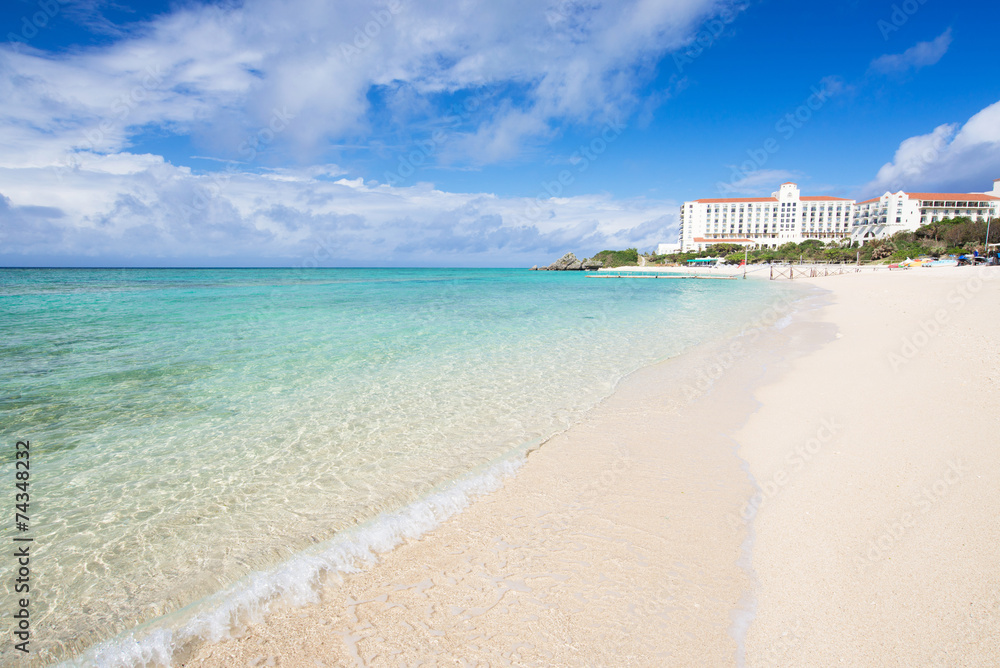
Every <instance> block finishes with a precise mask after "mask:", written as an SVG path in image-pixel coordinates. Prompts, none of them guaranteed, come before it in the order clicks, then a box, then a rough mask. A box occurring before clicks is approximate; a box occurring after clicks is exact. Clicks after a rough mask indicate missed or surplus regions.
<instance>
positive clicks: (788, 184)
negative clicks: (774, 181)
mask: <svg viewBox="0 0 1000 668" xmlns="http://www.w3.org/2000/svg"><path fill="white" fill-rule="evenodd" d="M781 185H783V186H794V185H795V184H794V183H792V182H791V181H785V182H784V183H782V184H781Z"/></svg>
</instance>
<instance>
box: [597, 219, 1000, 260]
mask: <svg viewBox="0 0 1000 668" xmlns="http://www.w3.org/2000/svg"><path fill="white" fill-rule="evenodd" d="M985 238H986V223H980V222H976V221H973V220H971V219H969V218H949V219H947V220H942V221H939V222H936V223H930V224H928V225H923V226H922V227H920V228H919V229H917V231H915V232H898V233H896V234H894V235H893V236H891V237H887V238H885V239H877V240H874V241H869V242H867V243H865V244H864V245H862V246H859V245H858V244H857V242H854V243H853V244H852V243H849V240H848V239H844V240H842V241H836V240H833V241H830V242H829V243H823V242H822V241H820V240H818V239H807V240H806V241H803V242H802V243H798V244H796V243H791V242H789V243H787V244H784V245H782V246H779V247H778V248H763V249H757V250H751V251H750V252H749V253H748V254H747V261H748V262H749V263H750V264H759V263H764V262H777V263H781V262H798V261H799V260H801V261H803V262H833V263H839V262H847V263H853V262H857V260H858V258H859V254H860V259H861V261H862V262H899V261H902V260H905V259H906V258H908V257H909V258H918V257H927V256H930V257H940V256H942V255H958V254H961V253H971V252H972V251H973V250H976V249H978V250H979V252H980V253H982V252H983V250H984V248H983V241H984V239H985ZM998 242H1000V221H995V222H994V224H992V225H991V226H990V239H989V243H991V244H993V243H998ZM605 252H608V251H605ZM717 256H721V257H724V258H725V259H726V263H727V264H739V263H740V262H742V261H743V246H741V245H739V244H716V245H714V246H710V247H709V248H708V249H706V250H704V251H702V252H700V253H673V254H671V255H654V256H651V257H650V258H649V260H650V261H651V262H654V263H656V264H669V263H677V264H685V263H686V262H687V261H688V260H693V259H695V258H699V257H717ZM616 266H618V265H616Z"/></svg>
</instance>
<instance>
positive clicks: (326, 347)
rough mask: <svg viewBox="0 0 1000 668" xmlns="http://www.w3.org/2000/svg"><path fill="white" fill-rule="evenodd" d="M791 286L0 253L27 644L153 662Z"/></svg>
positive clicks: (91, 657)
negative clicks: (97, 262)
mask: <svg viewBox="0 0 1000 668" xmlns="http://www.w3.org/2000/svg"><path fill="white" fill-rule="evenodd" d="M791 289H792V288H791V287H790V286H778V285H775V284H771V283H769V282H766V281H756V280H751V281H742V280H737V281H699V280H630V279H621V280H590V279H588V277H587V275H586V274H584V273H580V272H531V271H529V270H526V269H424V268H412V269H362V268H337V269H309V270H301V269H281V268H265V269H259V268H242V269H230V268H224V269H198V268H185V269H172V268H157V269H129V268H111V269H96V268H93V269H76V268H69V269H57V268H44V269H37V268H36V269H31V268H26V269H16V268H7V269H0V305H2V306H0V333H2V338H0V354H2V357H3V359H4V367H5V369H6V372H7V374H8V380H9V383H8V384H7V388H8V389H7V391H5V393H4V396H3V397H2V398H0V422H2V424H3V432H4V433H5V434H6V435H7V438H8V440H10V441H11V442H12V443H13V441H14V440H30V442H31V452H32V458H31V464H32V473H31V504H32V505H31V510H32V512H31V513H30V516H31V528H30V531H29V532H28V534H27V535H29V536H30V537H31V538H32V539H33V547H32V550H33V552H32V559H33V561H32V577H33V579H34V582H33V587H37V590H36V591H37V592H38V593H37V594H36V596H35V597H34V598H33V599H32V605H33V606H35V607H34V609H33V611H32V615H33V618H32V633H33V642H34V643H36V645H35V647H37V650H33V654H32V657H31V665H51V664H55V663H59V662H66V663H67V665H122V666H127V665H141V664H142V663H154V664H155V663H157V662H159V663H169V662H170V661H172V660H173V658H174V657H175V656H176V655H177V653H178V652H180V651H182V650H183V648H184V647H186V646H188V645H190V643H192V642H201V641H205V640H208V641H211V640H217V639H219V638H222V637H225V635H226V634H228V633H229V632H230V631H232V630H235V629H238V628H239V627H240V626H241V625H242V624H245V623H246V622H247V621H248V620H251V619H253V618H255V616H259V615H260V614H262V613H263V611H264V610H265V609H266V606H267V604H268V602H269V601H271V600H273V599H275V598H284V599H285V600H287V601H289V602H291V603H294V604H297V603H303V602H307V601H309V600H313V599H314V597H315V595H316V589H317V587H318V583H319V581H320V579H321V578H322V577H325V576H327V575H331V574H332V575H334V576H335V575H337V574H339V573H348V572H351V571H352V570H356V569H358V568H361V567H364V565H365V564H366V563H370V562H371V560H372V554H373V552H379V551H384V550H385V549H389V548H391V547H392V546H393V545H394V544H396V543H398V542H399V541H400V540H402V539H404V538H407V537H415V536H417V535H420V534H421V533H423V532H424V531H426V530H428V529H430V528H433V526H435V525H436V523H438V522H440V521H442V520H443V519H445V518H447V517H449V516H450V515H452V514H454V513H455V512H458V511H460V510H461V508H462V507H464V505H465V504H467V503H468V499H469V497H470V496H471V495H474V494H476V493H480V492H487V491H489V490H490V489H493V488H495V487H496V486H497V485H499V484H500V483H501V481H502V479H503V477H504V476H506V475H511V474H513V472H514V471H515V470H516V468H517V467H518V466H519V465H520V463H521V462H523V460H524V457H525V453H526V452H527V451H528V450H530V449H531V448H534V447H537V446H538V445H539V444H540V443H542V442H544V440H546V439H547V438H549V437H551V436H552V435H553V434H555V433H558V432H559V431H562V430H564V429H566V428H567V427H569V426H570V425H572V424H573V423H574V422H576V421H577V420H579V419H580V417H581V416H582V415H584V414H585V413H586V411H587V410H588V409H590V408H592V407H593V406H594V405H596V404H597V403H599V402H600V401H601V400H602V399H604V398H606V397H607V396H609V395H610V394H611V393H612V392H613V391H614V389H615V387H616V386H617V384H618V383H619V382H620V381H621V380H622V379H623V378H624V377H625V376H627V375H628V374H629V373H631V372H633V371H635V370H637V369H639V368H641V367H643V366H647V365H649V364H653V363H655V362H658V361H661V360H664V359H667V358H670V357H673V356H676V355H679V354H681V353H683V351H685V350H687V349H689V348H691V347H692V346H695V345H698V344H700V343H704V342H707V341H712V340H718V339H723V338H726V337H728V336H732V335H734V334H737V333H738V332H739V331H740V329H741V327H744V326H745V325H746V323H747V322H749V321H750V320H752V319H753V318H754V317H756V316H757V315H759V313H760V312H761V311H762V309H763V307H765V306H766V305H767V304H769V303H771V302H773V301H774V300H775V298H776V297H778V296H780V295H783V294H786V293H787V292H789V291H791ZM4 467H5V470H7V474H9V475H12V471H13V464H12V463H11V462H5V463H4ZM14 534H15V529H14V528H13V527H4V529H3V538H4V539H6V540H8V541H9V540H10V539H11V537H12V536H13V535H14ZM10 596H13V594H12V593H9V592H8V593H5V597H10ZM0 656H2V660H3V662H4V663H8V662H10V661H13V660H14V657H13V650H12V648H11V647H10V646H5V647H4V648H3V649H2V655H0Z"/></svg>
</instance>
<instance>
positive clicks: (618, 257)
mask: <svg viewBox="0 0 1000 668" xmlns="http://www.w3.org/2000/svg"><path fill="white" fill-rule="evenodd" d="M590 259H592V260H597V261H599V262H603V263H604V266H605V267H634V266H635V265H637V264H639V250H638V249H636V248H628V249H626V250H621V251H613V250H602V251H601V252H600V253H597V254H596V255H594V257H592V258H590Z"/></svg>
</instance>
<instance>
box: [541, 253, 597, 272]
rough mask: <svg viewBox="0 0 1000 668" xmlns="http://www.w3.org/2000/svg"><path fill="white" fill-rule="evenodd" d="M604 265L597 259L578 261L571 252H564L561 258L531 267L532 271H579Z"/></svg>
mask: <svg viewBox="0 0 1000 668" xmlns="http://www.w3.org/2000/svg"><path fill="white" fill-rule="evenodd" d="M603 266H604V263H603V262H601V261H599V260H585V261H580V260H578V259H576V255H574V254H573V253H566V254H565V255H563V256H562V257H561V258H559V259H558V260H556V261H555V262H553V263H552V264H550V265H549V266H547V267H539V266H538V265H535V266H533V267H532V268H531V270H532V271H581V270H583V269H587V270H591V271H592V270H594V269H600V268H601V267H603Z"/></svg>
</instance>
